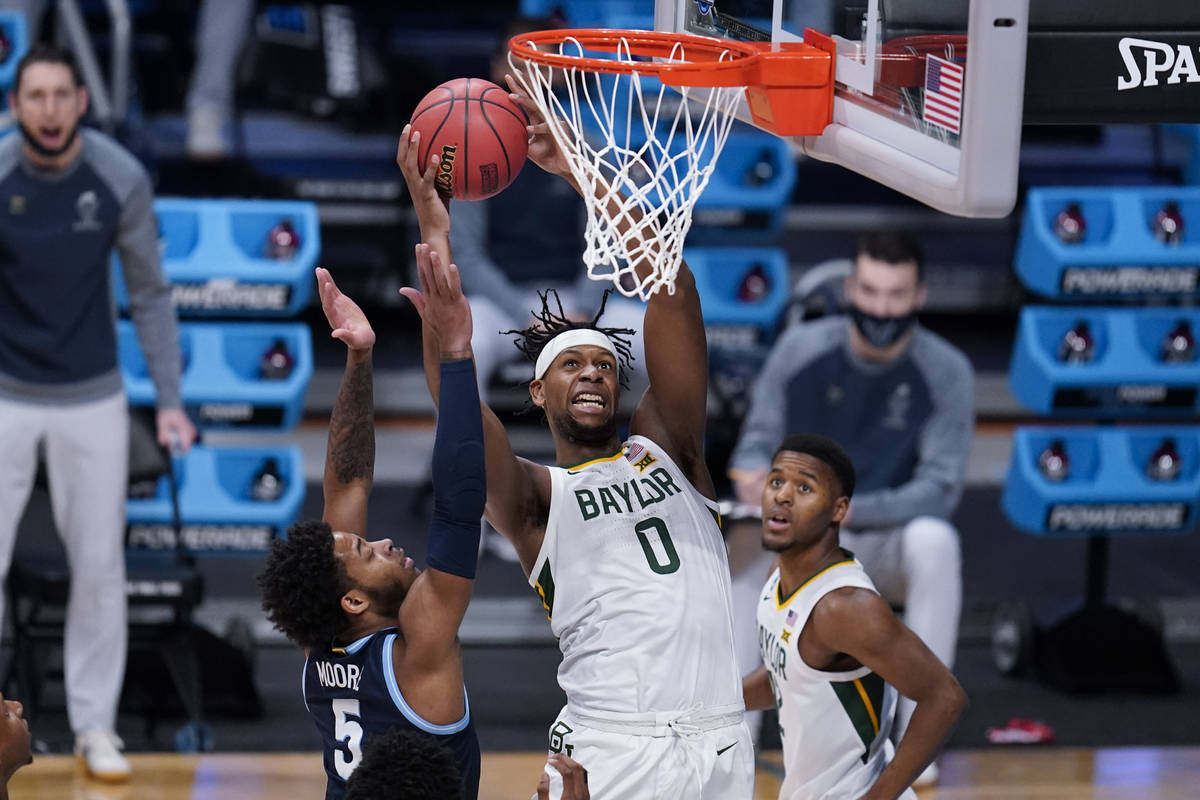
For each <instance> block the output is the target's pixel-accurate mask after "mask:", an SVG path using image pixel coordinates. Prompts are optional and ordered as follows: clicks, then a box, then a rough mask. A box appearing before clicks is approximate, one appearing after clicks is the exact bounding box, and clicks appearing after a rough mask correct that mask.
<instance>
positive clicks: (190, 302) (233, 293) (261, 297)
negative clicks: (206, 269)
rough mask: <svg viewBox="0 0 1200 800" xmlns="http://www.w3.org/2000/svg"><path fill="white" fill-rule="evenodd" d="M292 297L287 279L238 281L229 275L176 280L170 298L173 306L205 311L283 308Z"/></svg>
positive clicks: (278, 309) (285, 307)
mask: <svg viewBox="0 0 1200 800" xmlns="http://www.w3.org/2000/svg"><path fill="white" fill-rule="evenodd" d="M291 299H292V287H291V286H289V285H288V284H286V283H239V282H238V281H236V280H233V279H232V278H213V279H212V280H209V281H205V282H204V283H176V284H174V285H172V286H171V302H172V303H174V304H175V307H176V308H182V309H204V310H207V311H213V310H220V311H232V310H237V309H246V310H250V311H284V310H286V309H287V307H288V303H289V302H291Z"/></svg>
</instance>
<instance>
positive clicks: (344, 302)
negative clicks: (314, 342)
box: [316, 267, 375, 351]
mask: <svg viewBox="0 0 1200 800" xmlns="http://www.w3.org/2000/svg"><path fill="white" fill-rule="evenodd" d="M316 274H317V291H318V292H319V294H320V295H321V310H322V311H324V312H325V319H327V320H329V327H330V328H332V329H333V333H332V334H330V335H331V336H332V337H333V338H334V339H340V340H341V341H342V342H343V343H344V344H345V345H346V347H347V348H349V349H351V350H357V351H366V350H370V349H371V348H372V347H374V346H375V331H373V330H372V329H371V323H370V322H368V321H367V315H366V314H364V313H363V312H362V309H361V308H359V307H358V303H356V302H354V301H353V300H351V299H350V298H349V297H347V296H346V295H344V294H342V291H341V289H339V288H338V287H337V284H336V283H334V282H333V276H332V275H330V274H329V270H327V269H325V268H324V267H317V270H316Z"/></svg>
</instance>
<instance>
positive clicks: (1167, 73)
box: [1117, 36, 1200, 92]
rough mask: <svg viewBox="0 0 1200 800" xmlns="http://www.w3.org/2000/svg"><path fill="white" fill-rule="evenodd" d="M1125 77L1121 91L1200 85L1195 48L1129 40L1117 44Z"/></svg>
mask: <svg viewBox="0 0 1200 800" xmlns="http://www.w3.org/2000/svg"><path fill="white" fill-rule="evenodd" d="M1117 49H1118V50H1120V52H1121V61H1123V62H1125V74H1124V75H1118V76H1117V91H1118V92H1123V91H1125V90H1126V89H1138V88H1141V89H1145V88H1147V87H1150V86H1159V85H1161V84H1164V83H1165V84H1168V85H1170V84H1176V83H1184V82H1187V83H1200V70H1198V69H1197V68H1196V53H1195V48H1193V47H1192V46H1191V45H1186V44H1179V45H1171V44H1167V43H1166V42H1155V41H1152V40H1150V39H1135V38H1133V37H1131V36H1126V37H1125V38H1123V39H1121V41H1119V42H1117Z"/></svg>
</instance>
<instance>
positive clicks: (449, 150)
mask: <svg viewBox="0 0 1200 800" xmlns="http://www.w3.org/2000/svg"><path fill="white" fill-rule="evenodd" d="M456 152H458V148H457V147H455V146H453V145H449V144H447V145H443V146H442V157H441V159H440V160H439V161H438V175H437V177H436V178H434V179H433V183H434V185H435V186H437V189H438V191H439V192H441V193H442V194H443V195H445V196H446V197H453V196H454V154H455V153H456Z"/></svg>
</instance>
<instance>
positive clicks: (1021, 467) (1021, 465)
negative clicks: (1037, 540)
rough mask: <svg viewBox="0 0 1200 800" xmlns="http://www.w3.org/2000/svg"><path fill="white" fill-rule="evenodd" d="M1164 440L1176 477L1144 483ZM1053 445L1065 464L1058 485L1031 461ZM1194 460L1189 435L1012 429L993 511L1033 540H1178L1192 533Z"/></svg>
mask: <svg viewBox="0 0 1200 800" xmlns="http://www.w3.org/2000/svg"><path fill="white" fill-rule="evenodd" d="M1168 437H1171V438H1173V439H1174V440H1175V442H1176V445H1177V448H1178V452H1179V455H1180V459H1181V461H1182V469H1181V471H1180V473H1179V475H1178V476H1177V477H1176V478H1175V479H1174V480H1169V481H1154V480H1151V479H1150V478H1148V477H1147V476H1146V463H1147V462H1148V461H1149V460H1150V457H1151V454H1153V453H1154V452H1155V450H1156V449H1157V448H1158V447H1159V445H1160V444H1161V443H1162V441H1163V440H1164V439H1165V438H1168ZM1055 440H1060V441H1062V442H1063V444H1064V447H1065V452H1066V453H1067V456H1068V458H1069V459H1070V471H1069V473H1068V475H1067V477H1066V478H1065V479H1064V480H1062V481H1059V482H1055V481H1052V480H1049V479H1048V478H1047V477H1046V476H1045V475H1043V474H1042V472H1041V471H1040V470H1039V469H1038V457H1039V455H1040V454H1041V453H1042V452H1043V451H1044V450H1045V449H1046V448H1047V447H1049V446H1050V444H1051V442H1053V441H1055ZM1198 458H1200V428H1197V427H1179V426H1172V427H1150V426H1146V427H1143V426H1137V427H1058V428H1054V427H1025V428H1018V429H1017V430H1016V431H1015V432H1014V435H1013V454H1012V463H1011V464H1010V465H1009V471H1008V479H1007V481H1006V483H1005V486H1004V492H1003V495H1002V497H1001V506H1002V508H1003V509H1004V513H1005V515H1007V517H1008V518H1009V520H1011V521H1012V523H1013V524H1014V525H1016V526H1017V527H1018V528H1020V529H1021V530H1023V531H1025V532H1026V533H1031V534H1034V535H1048V536H1079V535H1099V534H1109V533H1185V532H1187V531H1188V530H1190V529H1192V528H1193V527H1194V526H1195V524H1196V519H1197V518H1196V513H1197V510H1198V504H1200V469H1197V460H1198Z"/></svg>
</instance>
